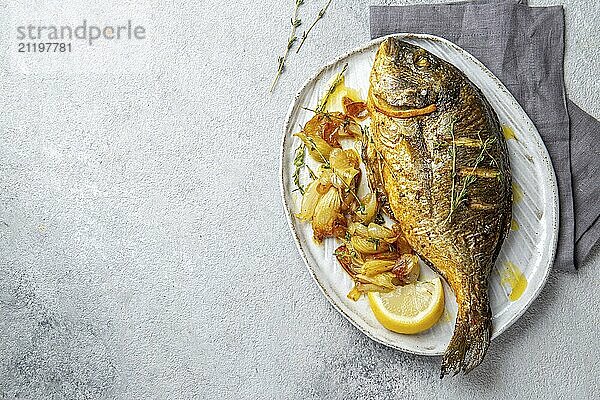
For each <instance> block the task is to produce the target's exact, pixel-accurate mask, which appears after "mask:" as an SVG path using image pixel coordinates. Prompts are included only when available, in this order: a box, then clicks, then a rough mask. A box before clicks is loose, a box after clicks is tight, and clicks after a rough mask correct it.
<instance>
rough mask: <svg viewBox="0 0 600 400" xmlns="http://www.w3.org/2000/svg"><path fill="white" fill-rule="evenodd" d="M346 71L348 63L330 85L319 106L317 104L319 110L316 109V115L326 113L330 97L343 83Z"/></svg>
mask: <svg viewBox="0 0 600 400" xmlns="http://www.w3.org/2000/svg"><path fill="white" fill-rule="evenodd" d="M346 69H348V63H346V64H344V68H342V70H341V71H340V72H339V73H338V74H337V75H336V76H335V79H334V80H333V82H331V85H329V88H328V89H327V92H325V94H324V95H323V97H322V98H321V100H319V104H317V108H316V109H315V112H316V113H318V114H320V113H322V112H324V111H325V106H327V102H328V101H329V97H330V96H331V95H332V94H333V92H335V89H336V88H337V87H338V85H339V84H340V83H342V80H343V79H344V73H345V72H346Z"/></svg>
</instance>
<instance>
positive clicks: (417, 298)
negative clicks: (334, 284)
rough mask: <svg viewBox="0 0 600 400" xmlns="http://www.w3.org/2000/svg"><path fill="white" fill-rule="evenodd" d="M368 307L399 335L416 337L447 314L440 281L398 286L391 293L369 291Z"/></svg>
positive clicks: (385, 325) (384, 324)
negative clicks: (443, 314)
mask: <svg viewBox="0 0 600 400" xmlns="http://www.w3.org/2000/svg"><path fill="white" fill-rule="evenodd" d="M368 296H369V304H370V305H371V310H373V313H374V314H375V317H376V318H377V320H378V321H379V322H380V323H381V325H383V326H384V327H386V328H387V329H389V330H390V331H394V332H398V333H407V334H414V333H419V332H423V331H424V330H427V329H429V328H431V327H432V326H433V325H434V324H435V323H436V322H437V321H438V320H439V319H440V317H441V315H442V313H443V311H444V288H443V286H442V282H441V281H440V278H435V279H433V280H431V281H417V282H415V283H411V284H409V285H405V286H399V287H397V288H396V289H395V290H393V291H391V292H389V293H378V292H369V293H368Z"/></svg>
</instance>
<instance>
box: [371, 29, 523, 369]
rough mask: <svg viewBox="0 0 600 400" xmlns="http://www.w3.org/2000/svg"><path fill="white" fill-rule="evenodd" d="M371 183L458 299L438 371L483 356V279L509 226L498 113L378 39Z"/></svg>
mask: <svg viewBox="0 0 600 400" xmlns="http://www.w3.org/2000/svg"><path fill="white" fill-rule="evenodd" d="M367 107H368V109H369V112H370V114H371V129H370V132H369V133H368V135H367V136H368V137H367V138H365V140H364V142H365V143H366V148H365V149H364V151H363V157H364V158H365V161H366V164H367V165H368V166H369V167H368V168H367V170H368V172H369V183H370V185H371V188H372V189H373V190H375V191H376V192H378V193H379V192H382V194H381V195H380V196H379V197H380V198H381V199H384V200H386V201H387V202H388V206H389V209H390V210H391V212H392V213H393V217H394V218H395V219H396V220H397V221H398V223H399V224H400V226H401V227H402V230H403V232H404V233H405V235H406V237H407V239H408V241H409V243H410V244H411V246H412V247H413V248H414V249H415V251H416V252H417V253H418V254H419V255H420V256H421V258H422V259H423V260H424V261H425V262H426V263H427V264H428V265H430V266H431V267H432V268H433V269H434V270H435V271H437V272H438V273H439V274H440V275H441V276H442V277H443V278H444V279H445V280H446V282H448V284H449V285H450V286H451V288H452V290H453V291H454V293H455V295H456V300H457V303H458V315H457V317H456V324H455V330H454V335H453V337H452V339H451V341H450V344H449V346H448V348H447V350H446V352H445V354H444V357H443V360H442V369H441V375H442V377H443V376H444V375H445V374H447V373H450V372H453V373H454V374H457V373H458V372H461V371H463V372H465V373H467V372H469V371H470V370H472V369H473V368H474V367H476V366H477V365H479V364H480V363H481V361H482V360H483V358H484V356H485V353H486V351H487V348H488V346H489V342H490V338H491V332H492V321H491V318H492V315H491V310H490V306H489V299H488V277H489V275H490V273H491V270H492V267H493V265H494V262H495V260H496V257H497V256H498V253H499V251H500V248H501V246H502V243H503V241H504V239H505V237H506V236H507V234H508V232H509V228H510V221H511V212H512V190H511V174H510V166H509V160H508V150H507V146H506V142H505V140H504V137H503V136H502V129H501V126H500V123H499V121H498V117H497V115H496V114H495V112H494V110H493V109H492V107H491V105H490V104H489V103H488V101H487V100H486V98H485V97H484V96H483V94H482V93H481V91H480V90H479V89H478V88H477V87H476V86H475V85H474V84H473V83H472V82H471V81H469V79H468V78H467V77H466V76H465V75H464V74H463V73H462V72H461V71H459V70H458V69H457V68H456V67H454V66H453V65H451V64H449V63H448V62H446V61H444V60H442V59H440V58H438V57H436V56H435V55H433V54H431V53H430V52H428V51H426V50H424V49H423V48H421V47H418V46H415V45H412V44H409V43H406V42H403V41H400V40H399V39H396V38H393V37H392V38H387V39H386V40H384V41H383V42H382V43H381V45H380V47H379V50H378V52H377V55H376V58H375V62H374V65H373V68H372V70H371V75H370V90H369V98H368V101H367Z"/></svg>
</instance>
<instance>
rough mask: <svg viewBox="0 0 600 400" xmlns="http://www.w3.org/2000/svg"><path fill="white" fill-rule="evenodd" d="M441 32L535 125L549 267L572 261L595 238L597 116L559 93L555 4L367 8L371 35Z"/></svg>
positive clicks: (560, 51) (559, 22) (599, 192)
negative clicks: (554, 227) (549, 238)
mask: <svg viewBox="0 0 600 400" xmlns="http://www.w3.org/2000/svg"><path fill="white" fill-rule="evenodd" d="M399 32H413V33H429V34H433V35H436V36H440V37H443V38H446V39H448V40H450V41H452V42H454V43H456V44H457V45H459V46H460V47H462V48H463V49H465V50H467V51H468V52H469V53H471V54H473V55H474V56H475V57H477V58H478V59H479V60H480V61H481V62H482V63H483V64H484V65H485V66H486V67H487V68H489V69H490V70H491V71H492V72H493V73H494V74H495V75H496V76H497V77H498V78H499V79H500V80H501V81H502V82H503V83H504V85H505V86H506V87H507V88H508V90H510V92H511V93H512V94H513V96H515V98H516V99H517V101H518V102H519V103H520V104H521V106H522V107H523V109H524V110H525V111H526V112H527V114H528V115H529V117H530V118H531V119H532V121H533V123H534V124H535V125H536V127H537V128H538V130H539V132H540V135H541V136H542V139H543V140H544V143H545V144H546V147H547V148H548V152H549V153H550V157H551V158H552V163H553V165H554V170H555V172H556V178H557V180H558V189H559V197H560V231H559V240H558V248H557V252H556V260H555V263H554V265H555V267H557V268H559V269H563V270H572V269H573V268H574V267H575V266H579V265H580V264H581V263H582V262H583V260H584V259H585V257H586V256H587V255H588V254H589V253H590V250H591V249H592V246H593V245H594V244H595V243H596V242H597V241H598V239H599V238H600V220H599V218H598V217H599V215H600V205H599V199H600V180H599V179H598V176H599V174H600V144H599V142H600V122H598V121H597V120H595V119H594V118H592V117H591V116H589V115H588V114H586V113H585V112H584V111H583V110H581V109H580V108H579V107H578V106H577V105H575V104H574V103H573V102H571V101H570V100H567V99H566V94H565V85H564V80H563V56H564V15H563V8H562V6H552V7H529V6H527V5H526V4H525V1H524V0H522V1H519V0H479V1H478V0H475V1H471V2H461V3H450V4H430V5H412V6H372V7H371V37H372V38H377V37H380V36H385V35H389V34H392V33H399Z"/></svg>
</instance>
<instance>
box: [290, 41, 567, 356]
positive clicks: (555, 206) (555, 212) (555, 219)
mask: <svg viewBox="0 0 600 400" xmlns="http://www.w3.org/2000/svg"><path fill="white" fill-rule="evenodd" d="M390 37H401V38H403V39H422V40H430V41H434V42H440V43H442V44H444V45H445V46H449V47H451V48H453V49H454V50H456V51H457V52H459V53H461V54H462V55H463V56H464V57H466V58H468V59H469V61H470V62H473V63H475V64H476V65H477V66H478V67H479V68H480V69H481V70H482V71H483V72H484V73H486V74H487V75H488V76H489V77H490V78H491V79H492V80H493V81H494V83H495V84H496V86H497V88H498V89H500V90H502V91H503V92H505V93H506V94H507V95H508V96H510V97H511V98H512V99H513V100H514V102H515V104H516V106H517V107H518V108H519V109H520V110H521V111H522V112H523V115H524V116H525V119H526V122H527V123H529V124H531V126H532V127H533V130H534V131H533V133H534V134H536V135H537V137H538V139H539V142H540V143H541V146H539V147H540V150H541V152H542V156H543V159H544V162H543V164H544V166H545V167H546V170H547V172H549V176H550V180H551V183H552V186H551V187H550V188H549V190H551V192H552V194H553V196H551V197H552V199H553V202H552V207H551V211H552V215H551V221H550V222H551V226H552V228H553V229H552V235H553V238H552V243H551V246H550V252H551V253H550V257H549V258H548V265H546V267H545V271H544V273H543V276H542V277H541V281H540V284H539V286H538V287H537V288H536V289H535V291H534V292H533V294H532V295H531V297H530V298H529V299H528V301H527V302H526V303H524V304H523V305H522V306H521V308H520V309H519V310H517V312H516V313H515V314H514V315H513V316H512V317H511V318H510V319H509V320H508V321H506V322H505V323H504V324H503V325H502V326H501V327H496V329H495V332H494V333H493V334H492V338H491V339H490V341H491V340H494V339H495V338H497V337H499V336H500V335H502V334H503V333H504V332H506V331H507V330H508V329H509V328H510V327H511V326H512V325H513V324H514V323H515V322H516V321H517V320H518V319H520V318H521V317H522V316H523V314H524V313H525V311H527V310H528V309H529V307H531V305H532V304H533V302H534V301H535V300H536V299H537V298H538V297H539V295H540V293H541V292H542V290H543V289H544V287H545V286H546V283H547V281H548V277H549V275H550V271H551V270H552V268H553V265H554V261H555V257H556V249H557V244H558V236H559V235H558V230H559V212H560V208H559V207H560V205H559V197H558V183H557V179H556V173H555V171H554V166H553V164H552V160H551V158H550V154H549V153H548V149H547V147H546V145H545V143H544V141H543V139H542V137H541V135H540V133H539V131H538V129H537V127H536V126H535V124H534V123H533V121H532V120H531V118H530V117H529V115H528V114H527V112H526V111H525V110H524V109H523V107H522V106H521V104H520V103H519V102H518V101H517V100H516V99H515V98H514V96H513V95H512V93H510V91H509V90H508V89H507V88H506V86H504V84H503V83H502V81H500V79H499V78H498V77H496V75H495V74H494V73H493V72H491V71H490V70H489V69H488V68H487V67H486V66H485V65H484V64H483V63H482V62H481V61H479V59H477V58H476V57H475V56H473V55H472V54H471V53H469V52H468V51H466V50H464V49H463V48H462V47H460V46H458V45H457V44H455V43H453V42H451V41H449V40H447V39H444V38H442V37H439V36H435V35H430V34H424V33H408V32H406V33H394V34H391V35H386V36H382V37H379V38H376V39H372V40H370V41H368V42H365V43H364V44H362V45H360V46H358V47H356V48H353V49H351V50H349V51H347V52H345V53H344V54H342V55H340V56H338V57H336V58H335V59H333V60H332V61H330V62H328V63H325V64H324V65H323V66H322V67H320V68H319V69H318V70H317V71H316V72H315V73H313V74H312V75H310V76H309V77H308V78H307V79H306V80H305V81H304V82H303V84H302V85H301V86H300V88H299V89H298V90H297V92H296V94H295V96H294V98H293V99H292V101H291V103H290V105H289V107H288V111H287V114H286V117H285V120H284V124H283V135H282V139H281V144H280V149H279V150H280V157H279V186H280V195H281V199H282V202H283V207H284V210H285V216H286V221H287V224H288V227H289V229H290V231H291V233H292V236H293V238H294V242H295V245H296V249H297V250H298V253H299V254H300V256H301V257H302V260H303V261H304V265H305V266H306V268H307V269H308V272H309V273H310V275H311V276H312V278H313V280H314V281H315V283H316V284H317V287H318V288H319V290H320V291H321V293H322V294H323V295H324V296H325V298H326V299H327V301H328V302H329V304H331V305H332V306H333V308H334V309H335V310H337V311H338V312H339V313H340V314H341V315H342V316H344V318H346V320H348V321H349V322H350V323H351V324H352V325H354V327H356V328H357V329H358V330H359V331H360V332H361V333H363V334H364V335H365V336H367V337H368V338H370V339H371V340H374V341H375V342H377V343H380V344H383V345H385V346H387V347H391V348H393V349H396V350H400V351H403V352H406V353H410V354H417V355H425V356H439V355H442V354H443V352H436V351H427V350H419V349H412V348H406V347H402V346H400V345H398V344H397V343H393V342H391V341H388V340H385V339H382V338H379V337H377V336H376V335H374V334H372V333H371V332H370V331H369V330H368V329H365V328H363V327H362V326H361V325H360V324H359V323H358V322H357V321H355V320H354V319H353V318H352V317H351V316H350V315H348V314H347V313H346V312H345V311H344V310H343V308H342V307H340V306H339V305H338V304H337V303H336V301H335V300H334V299H333V297H332V296H331V295H330V294H329V293H328V292H327V290H326V288H325V286H324V285H323V284H322V283H321V282H320V280H319V278H318V277H317V274H316V273H315V271H314V269H313V267H312V266H311V264H310V262H309V260H308V258H307V256H306V254H305V252H304V248H303V247H302V244H301V241H300V238H299V237H298V233H297V232H296V229H295V227H294V221H293V211H292V208H291V207H290V205H289V204H288V201H287V197H286V193H287V191H286V187H285V172H286V171H285V166H284V160H285V152H286V142H287V131H288V130H289V127H290V123H291V119H292V116H293V114H294V110H295V108H296V107H295V106H296V103H297V102H298V99H299V97H300V96H301V95H302V92H303V91H304V90H305V88H306V87H307V86H308V85H309V84H311V82H313V81H315V80H316V79H318V77H319V76H320V75H321V74H322V73H323V72H324V71H326V70H327V69H330V68H332V67H333V66H335V65H336V64H338V63H339V62H341V61H342V60H344V59H345V58H347V57H350V56H351V55H353V54H356V53H360V52H363V51H365V50H367V49H369V48H370V47H372V46H375V45H377V44H380V43H381V42H383V41H384V40H385V39H387V38H390Z"/></svg>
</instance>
